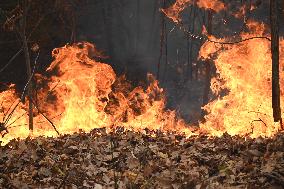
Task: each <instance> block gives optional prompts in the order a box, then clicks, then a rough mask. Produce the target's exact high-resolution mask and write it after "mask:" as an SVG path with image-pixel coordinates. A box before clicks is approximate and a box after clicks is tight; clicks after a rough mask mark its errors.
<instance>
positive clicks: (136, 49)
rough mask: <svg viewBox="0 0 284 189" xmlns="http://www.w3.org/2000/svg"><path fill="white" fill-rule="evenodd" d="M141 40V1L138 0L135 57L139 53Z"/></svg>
mask: <svg viewBox="0 0 284 189" xmlns="http://www.w3.org/2000/svg"><path fill="white" fill-rule="evenodd" d="M139 38H140V0H137V6H136V37H135V45H134V48H135V55H136V54H137V53H138V52H139V49H138V46H139V45H138V44H139Z"/></svg>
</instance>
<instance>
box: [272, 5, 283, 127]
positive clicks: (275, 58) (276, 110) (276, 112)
mask: <svg viewBox="0 0 284 189" xmlns="http://www.w3.org/2000/svg"><path fill="white" fill-rule="evenodd" d="M277 2H278V1H277V0H270V25H271V54H272V108H273V118H274V121H275V122H279V121H280V122H281V124H282V118H281V107H280V84H279V21H278V11H277V9H278V7H277Z"/></svg>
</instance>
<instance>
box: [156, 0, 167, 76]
mask: <svg viewBox="0 0 284 189" xmlns="http://www.w3.org/2000/svg"><path fill="white" fill-rule="evenodd" d="M161 4H162V7H163V8H165V6H166V0H162V1H161ZM161 19H162V22H161V33H160V55H159V60H158V67H157V79H158V80H159V78H160V69H161V63H162V58H163V49H164V41H165V21H166V19H165V16H164V14H163V13H161Z"/></svg>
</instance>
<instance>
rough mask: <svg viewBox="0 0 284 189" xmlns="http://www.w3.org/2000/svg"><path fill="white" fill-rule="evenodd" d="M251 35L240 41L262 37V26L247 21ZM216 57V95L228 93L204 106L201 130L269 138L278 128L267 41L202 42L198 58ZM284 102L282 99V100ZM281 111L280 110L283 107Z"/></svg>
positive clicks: (283, 63)
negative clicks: (224, 44) (217, 74)
mask: <svg viewBox="0 0 284 189" xmlns="http://www.w3.org/2000/svg"><path fill="white" fill-rule="evenodd" d="M248 26H249V28H250V30H251V31H252V33H251V34H243V35H242V37H243V38H247V37H251V36H255V35H264V30H265V27H264V24H259V23H257V22H250V23H249V24H248ZM283 50H284V41H283V40H281V68H282V69H283V66H284V57H283V55H284V53H283ZM212 54H215V55H216V54H217V58H216V59H215V60H214V63H215V65H216V67H217V72H218V73H219V76H218V77H215V78H213V79H212V80H211V88H212V91H213V92H214V93H215V94H221V91H224V89H227V90H228V94H227V95H225V96H223V97H221V96H219V98H218V99H216V100H214V101H213V102H210V103H209V104H207V105H206V106H205V107H204V109H205V110H206V111H207V112H208V115H207V116H206V117H205V118H206V122H205V123H203V124H201V126H200V127H201V129H202V130H204V131H205V132H208V133H210V134H213V135H218V136H219V135H221V134H223V133H224V132H228V133H229V134H230V135H237V134H239V135H247V134H248V135H250V136H252V137H256V136H272V135H274V134H275V133H276V132H277V131H278V130H279V129H280V125H279V123H274V122H273V116H272V108H271V98H272V97H271V64H272V63H271V53H270V42H269V41H268V40H265V39H255V40H250V41H246V42H243V43H239V44H236V45H232V46H226V49H223V48H222V47H221V46H218V45H215V44H212V43H205V44H204V45H203V47H202V49H201V51H200V57H202V58H210V55H212ZM280 78H281V86H282V88H281V95H282V94H283V90H284V88H283V86H284V85H283V84H284V73H283V72H281V77H280ZM281 103H282V105H283V103H284V101H283V99H282V101H281ZM282 109H283V108H282Z"/></svg>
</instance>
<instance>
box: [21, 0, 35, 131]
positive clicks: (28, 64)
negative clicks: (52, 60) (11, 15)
mask: <svg viewBox="0 0 284 189" xmlns="http://www.w3.org/2000/svg"><path fill="white" fill-rule="evenodd" d="M27 6H28V5H27V0H23V11H24V13H23V18H22V20H21V23H20V35H21V38H22V42H23V50H24V54H25V61H26V67H27V76H28V81H30V82H29V83H28V86H27V89H28V100H29V102H28V103H29V130H31V131H32V130H33V103H32V102H33V101H32V94H33V87H32V80H30V78H31V77H32V70H31V62H30V53H29V48H28V43H27V37H26V23H27V20H26V19H27Z"/></svg>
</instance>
